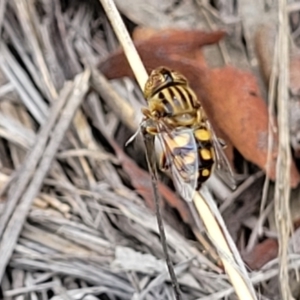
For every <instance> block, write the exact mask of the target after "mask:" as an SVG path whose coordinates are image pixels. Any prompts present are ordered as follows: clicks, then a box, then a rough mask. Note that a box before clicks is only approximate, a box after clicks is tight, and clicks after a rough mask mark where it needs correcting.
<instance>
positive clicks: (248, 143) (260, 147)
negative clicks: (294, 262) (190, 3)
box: [99, 30, 300, 187]
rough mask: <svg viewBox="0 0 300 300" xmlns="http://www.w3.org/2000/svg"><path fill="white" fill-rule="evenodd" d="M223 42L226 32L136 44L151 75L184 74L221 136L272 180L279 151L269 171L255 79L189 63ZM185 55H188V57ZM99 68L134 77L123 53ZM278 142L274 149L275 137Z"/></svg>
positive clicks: (295, 176) (181, 34)
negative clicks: (161, 71) (159, 71)
mask: <svg viewBox="0 0 300 300" xmlns="http://www.w3.org/2000/svg"><path fill="white" fill-rule="evenodd" d="M164 32H167V33H165V34H164ZM197 36H198V40H197V41H195V37H197ZM222 36H223V33H222V32H214V33H210V34H208V33H203V32H202V33H201V32H199V31H181V30H174V31H170V30H168V31H163V34H156V35H154V36H152V37H151V38H149V39H147V40H145V41H141V42H138V43H137V44H136V47H137V50H138V52H139V53H140V55H141V57H142V60H143V62H144V64H145V66H146V68H147V69H148V70H152V69H154V68H156V67H158V66H161V65H164V66H168V67H169V68H172V69H175V70H178V71H179V72H181V73H183V74H184V75H185V76H186V77H187V78H188V80H189V82H190V85H191V87H192V88H193V89H194V91H195V92H196V94H197V95H198V97H199V101H200V102H201V103H202V105H203V107H204V109H205V111H206V113H207V115H208V117H209V119H210V121H211V123H212V125H213V127H214V129H215V131H216V133H217V134H218V136H220V137H221V138H223V139H225V141H226V142H227V143H228V144H232V145H233V146H234V147H235V148H236V149H238V150H239V152H240V153H241V154H242V155H243V156H244V157H245V158H246V159H247V160H249V161H251V162H252V163H254V164H256V165H258V166H259V167H260V168H261V169H263V170H265V172H266V173H267V175H268V176H269V177H270V178H271V179H272V180H274V179H275V173H276V172H275V166H276V156H277V150H276V147H274V148H273V151H272V153H271V163H270V165H269V166H267V149H268V147H267V146H268V143H267V141H268V124H269V117H268V110H267V106H266V104H265V101H264V100H263V99H262V97H261V95H260V91H259V87H258V84H257V81H256V79H255V77H254V76H253V75H252V74H251V73H249V72H245V71H241V70H238V69H236V68H233V67H230V66H227V67H224V68H221V69H209V68H208V67H207V66H205V65H204V64H203V63H201V62H200V63H198V62H197V60H195V59H191V58H190V57H191V54H192V56H193V55H194V54H195V51H196V49H197V48H198V47H200V46H203V45H205V44H207V43H213V42H217V41H218V40H219V39H220V38H221V37H222ZM187 52H189V53H190V54H189V55H186V53H187ZM187 56H188V58H187ZM99 67H100V69H101V71H103V72H104V74H105V75H106V76H107V77H108V78H119V77H122V76H131V75H132V72H131V70H130V68H129V65H128V63H127V61H125V57H124V54H122V53H121V52H120V51H119V52H117V53H114V54H112V55H111V56H110V57H109V58H108V59H107V60H106V61H105V62H104V63H102V64H100V66H99ZM274 140H275V144H276V140H277V136H276V135H274ZM299 181H300V178H299V173H298V171H297V169H296V167H295V164H294V162H292V165H291V186H292V187H296V186H297V185H298V183H299Z"/></svg>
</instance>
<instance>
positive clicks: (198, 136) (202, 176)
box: [194, 126, 215, 189]
mask: <svg viewBox="0 0 300 300" xmlns="http://www.w3.org/2000/svg"><path fill="white" fill-rule="evenodd" d="M194 136H195V140H196V142H197V146H198V162H199V164H198V172H199V173H198V183H197V189H199V188H200V186H201V184H202V183H203V182H205V181H206V180H207V179H208V178H209V177H210V175H211V172H212V168H213V165H214V162H215V153H214V148H213V145H212V137H211V133H210V131H209V130H208V129H207V128H206V127H205V126H201V127H199V128H197V129H195V131H194Z"/></svg>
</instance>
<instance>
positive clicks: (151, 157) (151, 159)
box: [143, 133, 182, 300]
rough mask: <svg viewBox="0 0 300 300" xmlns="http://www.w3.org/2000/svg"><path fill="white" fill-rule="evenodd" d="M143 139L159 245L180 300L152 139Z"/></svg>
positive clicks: (146, 135) (146, 137)
mask: <svg viewBox="0 0 300 300" xmlns="http://www.w3.org/2000/svg"><path fill="white" fill-rule="evenodd" d="M143 137H144V142H145V146H146V147H145V148H146V154H147V155H146V157H147V163H148V167H149V170H150V174H151V182H152V188H153V192H154V199H155V208H156V215H157V223H158V227H159V232H160V239H161V244H162V246H163V250H164V253H165V256H166V262H167V266H168V270H169V273H170V277H171V281H172V286H173V288H174V291H175V296H176V299H178V300H181V299H182V298H181V293H180V288H179V285H178V282H177V278H176V275H175V271H174V268H173V264H172V261H171V258H170V256H169V252H168V248H167V238H166V234H165V229H164V224H163V221H162V215H161V213H160V202H161V201H160V200H161V197H160V194H159V192H158V186H157V182H158V175H157V167H156V156H155V153H154V151H151V149H153V148H154V138H153V137H152V136H150V135H149V134H147V133H143Z"/></svg>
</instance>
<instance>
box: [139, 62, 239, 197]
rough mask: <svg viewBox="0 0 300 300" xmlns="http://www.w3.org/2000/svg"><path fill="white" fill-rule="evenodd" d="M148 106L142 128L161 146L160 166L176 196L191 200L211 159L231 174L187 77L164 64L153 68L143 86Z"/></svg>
mask: <svg viewBox="0 0 300 300" xmlns="http://www.w3.org/2000/svg"><path fill="white" fill-rule="evenodd" d="M144 96H145V98H146V100H147V103H148V108H143V109H142V113H143V115H144V119H143V121H142V125H141V126H142V128H143V130H144V132H145V133H147V134H150V135H154V136H156V137H157V138H158V140H159V141H160V144H161V146H162V149H163V151H162V155H161V158H160V163H159V166H160V169H161V170H162V171H165V172H168V171H170V172H171V175H172V178H173V183H174V186H175V188H176V190H177V192H178V193H179V194H180V196H181V197H182V198H183V199H185V200H186V201H191V200H192V199H193V195H194V192H195V190H198V189H199V188H200V186H201V184H202V183H204V182H205V181H206V180H207V179H208V178H209V177H210V175H211V173H212V169H213V166H214V164H215V162H216V163H217V165H218V166H220V167H222V168H223V169H224V170H225V171H226V172H227V173H228V174H229V176H230V177H231V178H230V182H231V183H232V185H234V182H233V176H232V170H231V167H230V165H229V162H228V160H227V158H226V156H225V153H224V151H223V147H224V143H223V142H222V141H221V140H220V139H218V138H217V137H216V135H215V133H214V131H213V129H212V127H211V125H210V123H209V121H208V120H207V117H206V115H205V112H204V110H203V108H202V106H201V104H200V103H199V101H198V99H197V96H196V94H195V93H194V92H193V90H192V89H191V88H190V86H189V83H188V81H187V79H186V78H185V77H184V76H183V75H182V74H180V73H179V72H177V71H172V70H170V69H168V68H166V67H159V68H156V69H154V70H153V71H152V72H151V74H150V76H149V78H148V80H147V82H146V85H145V89H144Z"/></svg>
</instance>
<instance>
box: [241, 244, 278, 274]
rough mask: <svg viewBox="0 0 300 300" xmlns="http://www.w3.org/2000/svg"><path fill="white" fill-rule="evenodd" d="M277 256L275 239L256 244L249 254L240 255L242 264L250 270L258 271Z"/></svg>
mask: <svg viewBox="0 0 300 300" xmlns="http://www.w3.org/2000/svg"><path fill="white" fill-rule="evenodd" d="M277 255H278V242H277V240H275V239H267V240H265V241H263V242H261V243H260V244H257V245H256V246H255V247H254V248H253V250H252V251H251V252H249V253H245V254H243V255H242V258H243V260H244V262H245V263H246V264H247V266H248V267H249V268H250V269H251V270H259V269H260V268H261V267H262V266H264V265H265V264H266V263H267V262H269V261H270V260H272V259H274V258H276V257H277Z"/></svg>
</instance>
